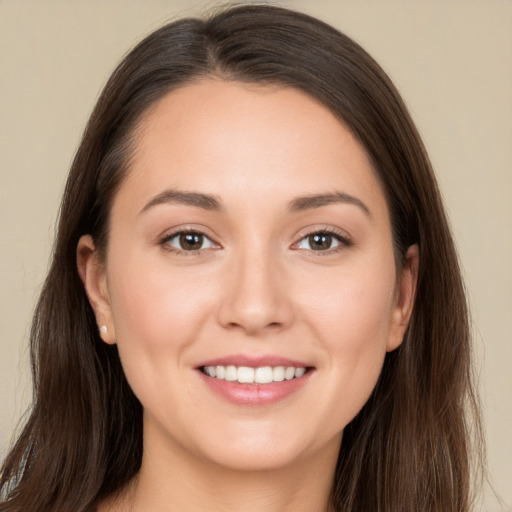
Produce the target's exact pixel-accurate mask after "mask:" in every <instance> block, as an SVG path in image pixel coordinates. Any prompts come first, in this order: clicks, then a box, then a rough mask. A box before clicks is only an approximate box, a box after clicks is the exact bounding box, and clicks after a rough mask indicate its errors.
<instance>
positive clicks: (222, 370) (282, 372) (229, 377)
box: [200, 365, 309, 385]
mask: <svg viewBox="0 0 512 512" xmlns="http://www.w3.org/2000/svg"><path fill="white" fill-rule="evenodd" d="M200 370H201V371H202V372H203V373H204V374H205V375H207V376H208V377H212V378H215V379H219V380H225V381H228V382H239V383H240V384H258V385H261V384H272V383H274V382H283V381H289V380H293V379H298V378H300V377H302V376H303V375H304V374H306V373H307V372H308V370H309V368H307V367H295V366H260V367H257V368H251V367H249V366H233V365H228V366H221V365H217V366H202V367H201V368H200Z"/></svg>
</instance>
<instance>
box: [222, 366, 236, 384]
mask: <svg viewBox="0 0 512 512" xmlns="http://www.w3.org/2000/svg"><path fill="white" fill-rule="evenodd" d="M224 379H225V380H229V381H235V380H237V379H238V372H237V370H236V366H226V374H225V375H224Z"/></svg>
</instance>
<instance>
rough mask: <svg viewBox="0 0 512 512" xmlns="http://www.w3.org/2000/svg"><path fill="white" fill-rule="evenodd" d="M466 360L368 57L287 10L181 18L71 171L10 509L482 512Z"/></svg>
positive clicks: (109, 89) (424, 190)
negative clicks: (474, 474) (474, 478)
mask: <svg viewBox="0 0 512 512" xmlns="http://www.w3.org/2000/svg"><path fill="white" fill-rule="evenodd" d="M469 352H470V345H469V329H468V319H467V310H466V302H465V297H464V290H463V286H462V282H461V277H460V272H459V269H458V264H457V258H456V254H455V251H454V247H453V242H452V239H451V236H450V233H449V229H448V226H447V221H446V218H445V214H444V212H443V208H442V204H441V201H440V197H439V192H438V190H437V186H436V182H435V178H434V176H433V174H432V170H431V167H430V164H429V161H428V157H427V155H426V153H425V151H424V148H423V145H422V143H421V140H420V138H419V136H418V134H417V132H416V130H415V128H414V126H413V123H412V121H411V119H410V117H409V115H408V114H407V110H406V108H405V106H404V104H403V102H402V101H401V99H400V97H399V95H398V93H397V92H396V90H395V88H394V87H393V85H392V84H391V83H390V81H389V79H388V78H387V76H386V75H385V74H384V72H383V71H382V70H381V69H380V68H379V67H378V65H377V64H376V63H375V62H374V61H373V60H372V59H371V57H369V56H368V55H367V54H366V53H365V52H364V51H363V50H362V49H361V48H360V47H358V46H357V45H356V44H355V43H354V42H353V41H351V40H350V39H348V38H347V37H346V36H344V35H342V34H340V33H339V32H337V31H336V30H334V29H333V28H331V27H329V26H327V25H325V24H324V23H322V22H320V21H318V20H315V19H313V18H310V17H308V16H305V15H302V14H298V13H295V12H292V11H288V10H284V9H280V8H277V7H269V6H241V7H235V8H232V9H228V10H226V11H224V12H221V13H219V14H217V15H215V16H213V17H212V18H210V19H207V20H196V19H193V20H191V19H188V20H182V21H179V22H176V23H172V24H170V25H167V26H165V27H163V28H162V29H160V30H158V31H156V32H155V33H153V34H151V35H150V36H149V37H148V38H146V39H145V40H144V41H142V42H141V43H140V44H139V45H138V46H137V47H136V48H135V49H134V50H133V51H132V52H131V53H130V54H129V55H128V56H127V57H126V58H125V59H124V61H123V62H122V63H121V64H120V66H119V67H118V69H117V70H116V71H115V72H114V74H113V76H112V77H111V79H110V80H109V82H108V83H107V85H106V87H105V90H104V91H103V94H102V95H101V97H100V99H99V101H98V104H97V106H96V108H95V110H94V112H93V114H92V116H91V119H90V121H89V124H88V126H87V129H86V132H85V134H84V138H83V140H82V143H81V145H80V147H79V150H78V152H77V155H76V157H75V160H74V163H73V166H72V169H71V172H70V176H69V179H68V183H67V187H66V191H65V194H64V199H63V203H62V210H61V215H60V225H59V230H58V235H57V241H56V246H55V253H54V259H53V262H52V266H51V269H50V272H49V275H48V277H47V280H46V284H45V287H44V289H43V292H42V294H41V298H40V301H39V304H38V308H37V311H36V314H35V318H34V323H33V328H32V354H33V368H34V382H35V398H34V405H33V410H32V414H31V416H30V418H29V420H28V423H27V425H26V427H25V429H24V431H23V433H22V434H21V436H20V438H19V440H18V442H17V444H16V445H15V446H14V448H13V450H12V451H11V453H10V454H9V455H8V457H7V459H6V461H5V463H4V466H3V470H2V479H1V489H2V499H3V501H2V504H1V505H0V510H1V511H14V510H44V511H46V510H48V511H49V510H52V511H53V510H58V511H61V510H62V511H69V510H73V511H75V510H76V511H85V510H98V511H117V510H152V511H159V510H266V511H272V510H276V511H277V510H279V511H285V510H288V509H293V510H304V511H312V510H319V511H343V512H347V511H354V512H355V511H358V512H361V511H376V510H383V511H386V512H392V511H399V510H400V511H411V510H414V511H429V512H432V511H441V510H442V511H443V512H450V511H454V512H455V511H458V512H461V511H468V510H470V506H471V494H470V475H471V460H470V459H471V457H470V449H471V445H470V442H469V433H468V427H467V420H468V416H467V415H468V414H470V413H472V414H473V417H474V419H476V423H475V424H476V426H477V427H478V416H477V415H476V399H475V395H474V393H473V388H472V383H471V375H470V361H469ZM477 430H478V428H477Z"/></svg>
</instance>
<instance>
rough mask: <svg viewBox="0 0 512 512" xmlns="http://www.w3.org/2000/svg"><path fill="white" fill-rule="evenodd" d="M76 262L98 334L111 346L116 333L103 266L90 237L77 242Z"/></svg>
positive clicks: (84, 237)
mask: <svg viewBox="0 0 512 512" xmlns="http://www.w3.org/2000/svg"><path fill="white" fill-rule="evenodd" d="M76 261H77V266H78V274H79V275H80V279H81V280H82V283H83V285H84V288H85V293H86V294H87V298H88V299H89V302H90V304H91V307H92V309H93V311H94V315H95V316H96V322H97V324H98V332H99V334H100V336H101V338H102V339H103V341H104V342H105V343H108V344H110V345H113V344H115V342H116V333H115V327H114V321H113V317H112V309H111V306H110V297H109V293H108V286H107V276H106V271H105V265H104V262H103V261H102V260H101V259H100V256H99V254H98V250H97V249H96V246H95V245H94V240H93V239H92V236H90V235H84V236H82V237H81V238H80V240H79V241H78V246H77V249H76Z"/></svg>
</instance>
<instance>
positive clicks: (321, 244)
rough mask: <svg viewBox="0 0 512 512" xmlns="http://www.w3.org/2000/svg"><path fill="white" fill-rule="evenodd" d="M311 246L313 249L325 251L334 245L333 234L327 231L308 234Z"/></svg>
mask: <svg viewBox="0 0 512 512" xmlns="http://www.w3.org/2000/svg"><path fill="white" fill-rule="evenodd" d="M308 242H309V246H310V247H311V249H313V251H325V250H327V249H330V248H331V246H332V235H329V234H327V233H316V234H314V235H309V236H308Z"/></svg>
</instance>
